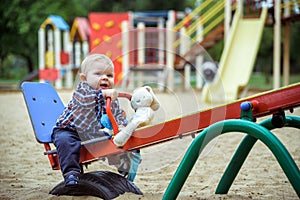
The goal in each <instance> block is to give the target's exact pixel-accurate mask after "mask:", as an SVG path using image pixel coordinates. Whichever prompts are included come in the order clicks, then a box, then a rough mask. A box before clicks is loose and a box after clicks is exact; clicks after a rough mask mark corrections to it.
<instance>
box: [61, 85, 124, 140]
mask: <svg viewBox="0 0 300 200" xmlns="http://www.w3.org/2000/svg"><path fill="white" fill-rule="evenodd" d="M111 107H112V112H113V114H114V116H115V119H116V121H117V123H118V125H122V126H126V125H127V123H128V122H127V120H126V114H125V112H124V111H123V110H121V109H120V106H119V101H118V100H115V101H113V102H112V106H111ZM104 113H105V99H104V98H103V96H102V91H101V90H94V89H93V88H92V87H91V86H90V85H88V83H86V82H80V83H79V84H78V86H77V89H76V90H75V91H74V93H73V97H72V100H71V101H70V102H69V104H68V105H67V107H66V108H65V110H64V111H63V113H62V114H61V115H60V116H59V118H58V119H57V121H56V127H59V128H65V129H69V130H71V131H75V132H77V133H78V134H79V135H80V136H83V137H84V136H85V135H86V136H87V135H88V134H97V133H98V134H99V133H101V132H102V133H103V131H101V129H103V128H104V127H103V125H102V124H101V123H100V119H101V116H102V115H103V114H104Z"/></svg>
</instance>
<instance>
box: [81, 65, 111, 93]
mask: <svg viewBox="0 0 300 200" xmlns="http://www.w3.org/2000/svg"><path fill="white" fill-rule="evenodd" d="M80 79H81V81H86V82H87V83H88V84H89V85H90V86H91V87H92V88H93V89H95V90H99V89H111V88H113V86H114V70H113V67H112V66H109V65H107V64H103V63H102V62H99V61H95V62H93V63H92V64H91V65H90V66H88V68H87V70H86V73H85V74H80Z"/></svg>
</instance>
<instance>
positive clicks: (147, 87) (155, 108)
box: [144, 86, 160, 111]
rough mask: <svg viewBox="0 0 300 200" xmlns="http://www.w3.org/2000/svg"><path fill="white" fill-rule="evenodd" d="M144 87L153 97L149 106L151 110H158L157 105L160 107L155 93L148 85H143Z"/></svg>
mask: <svg viewBox="0 0 300 200" xmlns="http://www.w3.org/2000/svg"><path fill="white" fill-rule="evenodd" d="M144 87H145V88H146V89H147V90H148V92H149V93H150V94H151V96H152V98H153V101H152V103H151V105H150V107H151V108H152V110H154V111H155V110H158V109H159V107H160V103H159V101H158V98H157V97H156V96H155V94H154V92H153V90H152V88H151V87H149V86H144Z"/></svg>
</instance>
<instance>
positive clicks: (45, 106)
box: [22, 82, 300, 199]
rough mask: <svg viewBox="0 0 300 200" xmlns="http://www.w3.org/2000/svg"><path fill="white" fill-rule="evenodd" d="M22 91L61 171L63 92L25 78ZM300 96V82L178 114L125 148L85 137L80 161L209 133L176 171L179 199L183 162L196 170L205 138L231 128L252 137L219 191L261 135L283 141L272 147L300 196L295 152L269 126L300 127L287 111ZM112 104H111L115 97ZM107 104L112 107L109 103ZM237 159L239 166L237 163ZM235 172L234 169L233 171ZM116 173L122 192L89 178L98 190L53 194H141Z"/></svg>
mask: <svg viewBox="0 0 300 200" xmlns="http://www.w3.org/2000/svg"><path fill="white" fill-rule="evenodd" d="M22 90H23V94H24V98H25V101H26V105H27V108H28V111H29V115H30V118H31V122H32V125H33V128H34V132H35V136H36V139H37V141H38V142H40V143H42V144H44V146H45V150H46V152H45V155H47V156H48V158H49V161H50V164H51V167H52V169H59V164H58V160H57V155H56V151H55V149H51V147H50V144H51V137H50V135H51V130H52V126H53V124H54V123H55V120H56V118H57V117H58V115H59V114H60V113H61V112H62V110H63V104H62V102H61V100H60V98H59V96H58V95H57V93H56V91H55V89H54V88H53V87H52V86H51V85H49V84H45V83H29V82H25V83H23V85H22ZM299 94H300V84H299V83H298V84H294V85H290V86H288V87H285V88H281V89H279V90H273V91H269V92H265V93H262V94H259V95H255V96H252V97H249V98H245V99H241V100H238V101H235V102H232V103H229V104H226V105H222V106H218V107H214V108H212V109H208V110H204V111H201V112H195V113H193V114H190V115H187V116H183V117H180V118H175V119H172V120H169V121H166V122H162V123H159V124H156V125H152V126H147V127H143V128H140V129H138V130H136V131H135V132H134V134H133V136H132V137H131V138H130V139H129V141H128V142H127V143H126V144H125V146H124V147H123V148H122V149H120V148H117V147H116V146H115V145H114V144H113V143H112V142H111V141H110V139H109V138H99V139H95V140H92V141H85V142H83V143H82V149H81V159H80V162H81V164H82V165H86V164H90V163H91V162H93V161H96V160H99V159H101V158H105V157H109V156H110V155H117V154H121V153H122V152H123V151H125V150H126V151H131V150H135V149H141V148H145V147H148V146H152V145H155V144H159V143H162V142H166V141H169V140H172V139H176V138H181V137H183V136H187V135H192V136H193V137H194V136H195V134H197V133H200V132H202V131H203V132H202V133H201V134H199V135H198V136H197V137H196V139H195V140H194V142H193V143H192V145H191V147H190V148H189V150H188V152H187V154H186V156H185V158H184V160H183V161H182V163H181V165H180V166H179V168H178V170H177V172H176V173H175V175H174V178H173V179H172V181H171V183H170V185H169V187H168V188H167V190H166V193H165V196H164V199H174V198H176V197H177V195H178V193H179V191H180V189H181V187H182V185H183V183H184V182H185V178H184V177H187V176H188V174H189V170H183V168H182V165H183V166H184V167H185V169H189V167H190V169H191V168H192V166H193V165H194V163H193V161H192V160H195V159H196V158H198V157H197V156H199V149H197V148H198V147H199V145H200V147H201V145H202V143H203V140H204V138H205V137H206V136H209V140H207V139H206V140H205V141H210V140H212V139H213V138H214V137H216V136H217V135H220V134H221V133H225V132H230V131H240V132H245V133H248V135H247V136H246V137H245V139H244V140H243V142H242V143H241V145H240V147H239V149H238V150H237V152H236V154H235V156H234V158H233V160H232V161H231V163H230V165H229V166H228V168H227V170H226V171H225V173H224V175H223V177H222V180H221V181H220V184H219V186H218V189H217V193H227V192H228V190H229V188H230V186H231V184H232V182H233V180H234V178H235V176H236V175H237V173H238V170H239V169H240V167H241V166H242V163H243V161H244V160H243V159H245V158H246V157H247V155H248V153H249V151H250V150H251V148H252V146H253V145H254V143H255V141H256V140H257V139H259V140H261V141H263V142H264V143H265V144H266V145H267V146H268V147H269V146H272V144H273V143H275V146H276V145H277V146H276V147H280V150H276V148H275V147H269V148H270V149H271V150H272V152H273V153H274V155H275V156H276V158H277V160H278V161H279V163H280V164H281V166H282V168H283V169H284V171H285V173H286V175H287V176H288V178H289V180H290V182H291V184H292V185H293V187H294V189H295V190H296V192H297V195H298V196H299V194H300V188H299V185H300V175H299V169H298V168H297V166H296V164H295V162H294V161H293V159H292V158H291V156H290V155H289V153H288V152H287V151H286V149H285V147H284V146H283V145H282V144H281V142H280V141H279V140H278V139H277V138H276V137H275V136H274V135H273V134H272V133H271V132H270V131H268V129H267V128H269V129H272V128H274V127H280V126H284V125H289V126H292V127H296V128H299V126H300V125H299V124H300V119H299V118H298V117H293V116H285V115H284V112H283V111H284V110H292V109H293V108H295V107H298V106H299V105H300V95H299ZM129 98H130V95H129ZM107 102H108V103H109V100H108V101H107ZM245 102H246V103H245ZM241 105H243V106H242V111H241V108H240V106H241ZM107 107H108V108H109V105H108V106H107ZM108 112H109V110H108ZM271 114H273V117H272V120H270V122H268V123H267V122H265V123H262V124H261V125H258V124H256V123H254V122H253V121H255V119H256V118H258V117H262V116H267V115H271ZM111 121H112V123H113V124H114V122H113V121H114V119H112V118H111ZM258 127H259V128H258ZM263 127H266V128H263ZM211 130H213V131H211ZM215 130H219V132H217V133H216V132H215ZM220 130H222V131H220ZM116 131H117V130H116V127H115V126H114V132H115V133H116ZM270 138H272V139H270ZM199 143H200V144H199ZM200 147H199V148H200ZM202 147H203V146H202ZM194 148H196V149H194ZM272 148H273V149H272ZM244 149H246V150H244ZM197 150H198V151H197ZM195 152H197V153H195ZM190 154H194V158H193V159H191V158H190V156H191V155H190ZM282 154H283V156H282ZM241 157H242V158H241ZM278 157H279V158H278ZM186 160H191V161H189V162H188V163H189V164H185V163H186ZM282 160H283V161H287V162H288V164H287V165H288V166H287V167H285V164H282V163H283V161H282ZM235 163H239V164H238V165H236V164H235ZM185 165H189V167H186V166H185ZM285 168H287V169H285ZM184 171H185V172H184ZM229 171H232V172H231V173H229ZM101 173H102V172H101ZM107 173H109V172H107ZM87 174H88V175H89V176H92V177H93V179H95V180H97V179H99V177H100V175H99V174H97V173H94V174H93V173H87ZM95 174H97V175H95ZM102 175H103V173H102ZM114 175H116V177H118V178H115V179H114V180H121V182H122V183H124V184H125V185H126V186H128V187H125V189H124V188H121V189H120V191H117V192H115V191H111V190H109V189H110V188H109V187H110V183H107V185H106V186H105V189H103V185H101V183H99V184H94V183H95V181H91V182H92V183H89V181H85V183H83V184H82V186H84V187H86V185H89V184H92V185H93V187H94V188H96V189H95V190H94V192H86V193H84V194H82V193H80V192H77V193H76V190H75V191H74V190H73V191H65V190H66V188H64V187H63V186H62V185H61V184H59V185H58V186H59V187H58V188H59V189H58V190H59V192H58V193H55V192H54V193H52V194H56V195H94V196H99V197H101V198H114V197H116V196H118V195H119V194H123V193H124V192H133V193H136V194H141V192H140V191H139V189H138V188H137V187H136V186H135V185H134V184H132V183H128V181H126V179H122V178H123V177H121V176H120V177H119V176H117V174H114ZM104 176H105V175H103V176H102V177H104ZM180 177H182V178H180ZM293 177H294V178H293ZM178 179H179V181H178ZM112 181H113V180H112ZM98 182H99V181H98ZM178 182H180V183H178ZM112 184H117V183H115V182H113V183H111V185H112ZM77 189H78V188H77ZM52 191H53V190H52ZM97 192H98V193H97ZM105 195H106V196H105Z"/></svg>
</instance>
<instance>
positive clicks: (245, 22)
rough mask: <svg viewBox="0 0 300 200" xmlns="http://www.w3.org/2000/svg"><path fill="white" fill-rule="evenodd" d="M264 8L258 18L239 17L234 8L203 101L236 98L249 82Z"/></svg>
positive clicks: (264, 11) (205, 88) (223, 100)
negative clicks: (212, 77)
mask: <svg viewBox="0 0 300 200" xmlns="http://www.w3.org/2000/svg"><path fill="white" fill-rule="evenodd" d="M266 17H267V9H266V8H265V9H263V11H262V13H261V16H260V18H249V19H243V18H242V17H241V13H240V12H239V10H237V11H236V13H235V15H234V18H233V23H232V28H231V30H230V32H229V35H228V40H227V42H226V44H225V47H224V50H223V53H222V57H221V60H220V63H219V70H218V74H217V75H216V77H215V80H214V82H212V83H210V84H206V85H205V86H204V88H203V91H202V100H203V101H204V102H212V103H221V102H222V103H223V102H228V101H232V100H235V99H237V98H238V93H239V91H240V90H241V89H243V88H245V87H246V86H247V84H248V82H249V79H250V75H251V73H252V70H253V66H254V64H255V60H256V55H257V52H258V49H259V44H260V41H261V37H262V33H263V29H264V25H265V21H266Z"/></svg>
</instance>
